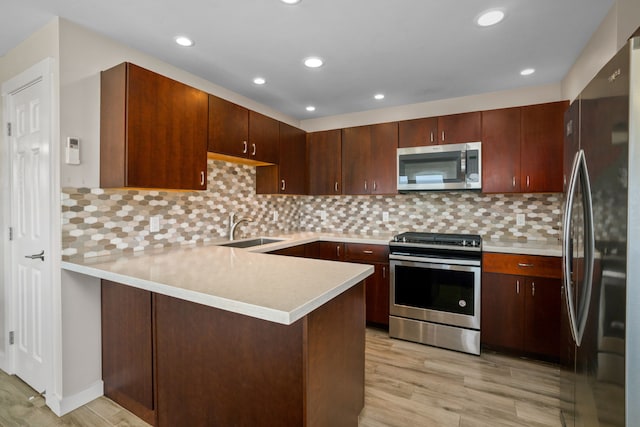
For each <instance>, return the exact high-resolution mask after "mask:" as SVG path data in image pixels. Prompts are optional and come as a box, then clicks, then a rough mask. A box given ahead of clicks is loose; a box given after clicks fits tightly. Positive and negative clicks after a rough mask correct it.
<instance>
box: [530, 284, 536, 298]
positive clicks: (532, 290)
mask: <svg viewBox="0 0 640 427" xmlns="http://www.w3.org/2000/svg"><path fill="white" fill-rule="evenodd" d="M531 296H532V297H535V296H536V282H531Z"/></svg>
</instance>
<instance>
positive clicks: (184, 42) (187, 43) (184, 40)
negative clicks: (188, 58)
mask: <svg viewBox="0 0 640 427" xmlns="http://www.w3.org/2000/svg"><path fill="white" fill-rule="evenodd" d="M175 40H176V43H178V44H179V45H180V46H184V47H191V46H193V45H194V44H195V43H194V42H193V40H191V39H190V38H189V37H185V36H178V37H176V39H175Z"/></svg>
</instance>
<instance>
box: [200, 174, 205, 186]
mask: <svg viewBox="0 0 640 427" xmlns="http://www.w3.org/2000/svg"><path fill="white" fill-rule="evenodd" d="M200 185H204V171H201V172H200Z"/></svg>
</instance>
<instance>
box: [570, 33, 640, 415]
mask: <svg viewBox="0 0 640 427" xmlns="http://www.w3.org/2000/svg"><path fill="white" fill-rule="evenodd" d="M565 129H566V132H565V177H566V188H565V211H564V220H563V265H564V283H563V300H564V304H563V311H564V313H563V316H562V325H561V331H562V332H563V335H564V337H563V340H562V342H563V352H562V366H563V369H562V375H561V404H562V411H561V418H562V421H563V423H564V425H566V426H571V427H574V426H625V425H626V426H629V427H630V426H640V37H636V38H634V39H632V40H630V41H629V43H628V44H627V45H626V46H625V47H624V48H623V49H622V50H621V51H620V52H619V53H618V54H617V55H616V56H615V57H614V58H613V59H612V60H611V61H610V62H609V63H608V64H607V65H606V66H605V67H604V68H603V69H602V70H601V71H600V72H599V73H598V74H597V76H596V77H595V78H594V79H593V80H592V81H591V83H590V84H589V85H588V86H587V87H586V88H585V89H584V91H583V92H582V93H581V94H580V96H579V97H578V98H577V99H576V100H575V101H574V102H573V103H572V104H571V106H570V107H569V110H568V111H567V113H566V115H565Z"/></svg>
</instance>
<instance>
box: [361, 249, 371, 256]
mask: <svg viewBox="0 0 640 427" xmlns="http://www.w3.org/2000/svg"><path fill="white" fill-rule="evenodd" d="M362 252H363V253H365V254H367V255H371V254H372V253H373V251H370V250H365V251H362Z"/></svg>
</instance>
